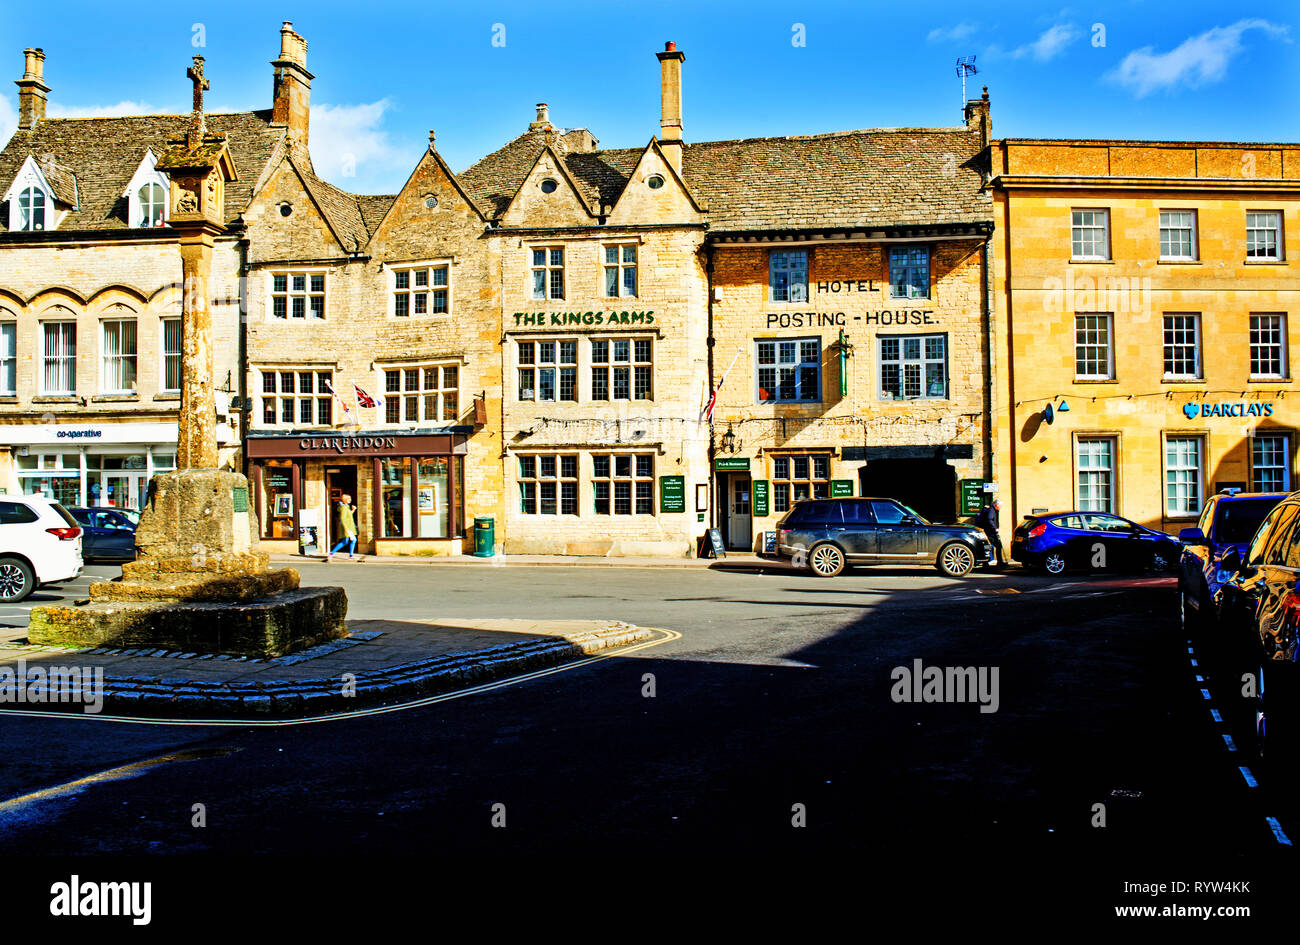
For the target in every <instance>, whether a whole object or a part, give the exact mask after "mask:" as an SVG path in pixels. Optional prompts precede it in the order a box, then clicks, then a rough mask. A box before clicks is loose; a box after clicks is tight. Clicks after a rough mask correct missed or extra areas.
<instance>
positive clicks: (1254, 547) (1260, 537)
mask: <svg viewBox="0 0 1300 945" xmlns="http://www.w3.org/2000/svg"><path fill="white" fill-rule="evenodd" d="M1284 509H1285V506H1283V507H1282V508H1276V509H1274V510H1273V511H1272V512H1269V513H1268V518H1266V519H1264V522H1263V524H1262V525H1260V526H1259V531H1257V532H1255V537H1254V539H1253V540H1252V541H1251V543H1250V547H1249V548H1247V549H1246V563H1247V564H1249V565H1252V566H1254V565H1258V564H1262V563H1263V561H1264V547H1265V546H1266V545H1267V544H1268V540H1269V539H1270V538H1272V537H1273V531H1274V526H1275V525H1277V520H1278V519H1279V518H1280V517H1281V515H1282V512H1283V510H1284Z"/></svg>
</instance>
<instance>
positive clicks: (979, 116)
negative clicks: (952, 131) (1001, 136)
mask: <svg viewBox="0 0 1300 945" xmlns="http://www.w3.org/2000/svg"><path fill="white" fill-rule="evenodd" d="M965 117H966V127H967V128H968V129H969V130H970V131H978V132H979V133H980V138H981V140H982V141H983V143H984V146H985V147H988V144H989V140H990V139H991V138H992V136H993V118H992V116H991V115H990V114H989V87H988V86H987V85H986V86H984V94H983V95H982V96H980V97H979V98H973V99H971V100H970V101H969V102H967V103H966V110H965Z"/></svg>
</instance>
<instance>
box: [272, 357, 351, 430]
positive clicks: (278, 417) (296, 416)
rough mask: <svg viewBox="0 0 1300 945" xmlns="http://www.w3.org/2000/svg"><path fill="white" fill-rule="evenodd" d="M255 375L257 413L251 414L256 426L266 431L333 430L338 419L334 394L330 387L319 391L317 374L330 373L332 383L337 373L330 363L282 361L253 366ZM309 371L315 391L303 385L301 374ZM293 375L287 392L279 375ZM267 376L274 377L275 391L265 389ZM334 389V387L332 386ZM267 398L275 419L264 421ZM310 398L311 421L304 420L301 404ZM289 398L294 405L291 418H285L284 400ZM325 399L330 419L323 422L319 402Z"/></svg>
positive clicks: (319, 384)
mask: <svg viewBox="0 0 1300 945" xmlns="http://www.w3.org/2000/svg"><path fill="white" fill-rule="evenodd" d="M255 370H256V372H257V378H256V381H255V386H254V388H253V390H254V391H255V393H254V395H253V396H255V397H256V398H257V412H256V413H255V414H254V419H255V420H256V423H257V426H258V427H260V428H262V429H267V430H295V429H333V428H334V426H335V424H337V423H338V422H339V418H338V416H337V413H339V412H341V411H338V410H336V408H335V404H334V395H333V394H331V393H330V392H329V390H328V389H327V390H324V391H322V390H321V389H320V388H321V382H320V375H322V374H328V375H330V378H329V383H330V384H331V385H332V384H333V382H334V378H335V376H336V375H337V374H338V373H339V372H338V371H337V370H335V369H334V367H333V366H326V365H315V364H285V365H271V364H266V365H259V366H257V367H256V368H255ZM307 373H310V374H311V375H312V387H313V388H314V390H312V391H311V392H306V393H304V392H303V391H302V390H301V389H300V388H301V387H302V383H301V381H302V375H303V374H307ZM283 374H292V375H293V390H292V391H286V390H284V389H283V381H282V379H281V375H283ZM267 375H273V376H274V378H275V391H274V392H269V391H267V390H266V380H265V378H266V377H267ZM335 390H337V388H335ZM268 397H271V398H274V400H275V422H274V423H268V422H267V420H266V399H267V398H268ZM308 398H310V399H311V400H312V422H311V423H303V422H302V421H301V419H300V418H301V416H302V404H301V402H302V401H303V400H305V399H308ZM285 400H289V401H290V402H291V403H292V404H293V419H292V420H285V419H284V401H285ZM322 400H325V401H328V402H329V405H330V422H329V423H328V424H324V423H321V422H320V401H322Z"/></svg>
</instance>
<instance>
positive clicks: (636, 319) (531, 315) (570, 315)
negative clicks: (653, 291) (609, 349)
mask: <svg viewBox="0 0 1300 945" xmlns="http://www.w3.org/2000/svg"><path fill="white" fill-rule="evenodd" d="M514 316H515V327H516V328H567V327H574V326H581V325H588V326H590V325H653V324H654V323H655V313H654V312H653V311H649V312H515V313H514Z"/></svg>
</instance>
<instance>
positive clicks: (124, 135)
mask: <svg viewBox="0 0 1300 945" xmlns="http://www.w3.org/2000/svg"><path fill="white" fill-rule="evenodd" d="M189 121H190V116H189V115H130V116H126V117H122V118H49V119H45V120H44V121H41V122H39V123H38V124H37V125H36V127H35V128H34V129H32V130H30V131H27V130H24V129H21V128H20V129H18V130H17V131H16V132H14V135H13V137H12V138H10V139H9V143H8V144H7V145H6V146H5V148H4V150H3V151H0V182H3V184H0V188H3V187H8V185H9V182H10V181H12V180H13V178H14V175H15V174H17V173H18V169H19V168H20V167H21V166H22V163H23V161H24V160H26V158H27V155H29V154H31V155H32V156H33V157H34V158H35V159H36V161H37V163H38V164H41V165H42V169H43V170H44V164H45V163H46V158H45V157H44V156H45V155H47V154H48V155H52V160H53V161H54V162H55V164H56V174H55V177H56V179H55V180H50V185H51V186H52V187H54V188H55V196H56V197H57V198H58V199H59V200H60V201H61V202H65V203H72V204H73V205H74V206H75V207H76V209H74V210H72V211H71V212H69V213H68V215H67V217H65V218H64V220H63V221H62V222H61V223H60V224H59V229H60V230H105V229H125V228H126V227H127V201H126V198H125V197H123V196H122V193H123V191H125V190H126V187H127V185H128V184H129V183H130V182H131V177H132V176H133V175H134V174H135V172H136V169H137V168H138V167H139V166H140V162H141V161H142V160H143V159H144V154H145V150H146V149H147V148H152V149H153V152H154V154H155V155H161V154H162V153H163V151H164V150H166V148H167V143H168V141H171V140H175V139H178V138H182V137H184V135H185V131H186V129H187V128H188V127H189ZM206 121H207V127H208V130H209V131H210V132H213V133H215V134H224V135H225V136H226V138H227V142H228V145H229V148H230V155H231V157H232V158H233V160H234V162H235V172H236V173H237V174H238V175H239V180H237V181H235V182H233V183H232V184H230V185H228V186H227V187H226V220H227V222H231V221H233V220H235V218H237V217H238V216H239V214H240V213H242V212H243V210H244V208H245V207H246V206H247V205H248V201H249V199H250V198H251V197H252V193H253V185H254V184H256V183H257V180H258V177H259V176H260V175H261V174H262V171H263V170H264V168H265V167H266V164H267V162H268V161H269V160H270V159H271V158H272V156H273V155H274V154H275V153H276V148H277V145H278V144H279V143H280V141H281V139H282V138H283V137H284V129H283V128H277V127H272V126H271V123H270V122H271V112H270V110H269V109H268V110H266V111H254V112H237V113H231V114H212V115H207V116H206ZM48 178H49V175H47V179H48ZM0 192H2V190H0ZM70 194H71V195H72V196H73V197H74V200H72V201H69V200H67V196H68V195H70ZM7 225H8V216H7V215H6V214H0V231H3V229H5V228H6V227H7Z"/></svg>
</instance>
